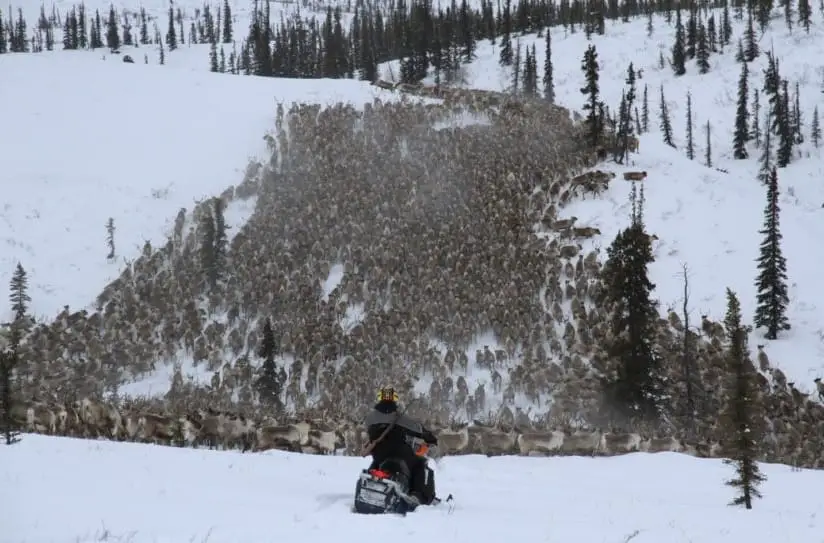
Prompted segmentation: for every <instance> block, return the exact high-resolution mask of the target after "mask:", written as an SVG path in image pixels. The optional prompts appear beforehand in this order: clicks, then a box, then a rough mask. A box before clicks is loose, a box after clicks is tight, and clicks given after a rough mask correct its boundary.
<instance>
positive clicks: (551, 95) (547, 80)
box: [543, 27, 555, 104]
mask: <svg viewBox="0 0 824 543" xmlns="http://www.w3.org/2000/svg"><path fill="white" fill-rule="evenodd" d="M551 36H552V32H550V28H549V27H547V28H546V46H545V48H544V79H543V83H544V99H546V101H547V102H549V103H550V104H554V103H555V81H554V74H553V71H554V68H553V66H552V37H551Z"/></svg>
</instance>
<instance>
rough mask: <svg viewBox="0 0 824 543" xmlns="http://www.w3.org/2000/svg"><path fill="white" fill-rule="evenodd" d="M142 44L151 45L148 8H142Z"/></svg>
mask: <svg viewBox="0 0 824 543" xmlns="http://www.w3.org/2000/svg"><path fill="white" fill-rule="evenodd" d="M140 45H149V22H148V18H147V16H146V8H143V7H141V8H140Z"/></svg>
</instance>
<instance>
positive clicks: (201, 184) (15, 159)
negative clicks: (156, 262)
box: [0, 52, 393, 320]
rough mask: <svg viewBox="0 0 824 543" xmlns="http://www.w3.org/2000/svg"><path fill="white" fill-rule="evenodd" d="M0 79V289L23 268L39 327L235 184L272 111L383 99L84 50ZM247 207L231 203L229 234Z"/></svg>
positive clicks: (37, 60)
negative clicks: (113, 59) (110, 235)
mask: <svg viewBox="0 0 824 543" xmlns="http://www.w3.org/2000/svg"><path fill="white" fill-rule="evenodd" d="M0 69H1V70H2V71H3V73H4V74H6V75H5V79H4V84H3V86H2V89H0V116H2V117H3V118H4V119H5V121H4V123H5V125H6V126H8V127H10V129H9V130H4V131H2V133H0V147H2V149H3V150H4V164H5V166H4V170H5V173H4V175H5V176H6V179H8V185H7V188H6V190H7V193H6V197H5V203H4V206H3V210H2V219H3V220H2V221H0V240H2V242H3V244H4V246H5V247H4V250H3V252H2V257H0V284H3V285H7V284H8V283H9V280H10V278H11V275H12V272H13V271H14V267H15V266H16V265H17V263H18V262H20V263H21V264H23V267H24V268H25V269H26V270H27V272H28V274H29V284H30V287H31V290H30V296H31V298H32V303H31V313H32V314H33V315H35V316H37V317H41V318H44V319H45V320H51V319H53V318H54V317H55V316H56V315H57V313H58V312H59V311H60V310H61V309H62V308H63V306H64V305H69V306H70V310H71V311H77V310H79V309H83V308H86V307H88V306H89V304H90V303H92V302H93V301H94V300H95V298H96V297H97V295H98V294H100V291H101V290H102V288H103V287H104V286H105V285H107V284H108V283H109V282H110V281H112V280H113V279H115V278H116V277H117V276H118V275H119V274H120V273H121V272H122V270H123V268H124V264H125V263H126V262H128V261H132V260H134V259H135V258H137V257H138V256H140V254H141V248H142V247H143V245H144V243H145V242H147V241H148V242H150V243H152V245H153V246H154V247H156V248H157V247H160V246H161V245H162V244H163V243H165V242H166V241H167V239H168V238H169V236H170V235H171V232H172V228H173V224H174V219H175V216H176V214H177V213H178V211H179V210H180V209H181V208H187V209H188V210H190V211H191V209H192V208H193V207H194V206H195V203H196V202H198V201H201V200H203V199H205V198H207V197H212V196H217V195H219V194H220V193H221V192H223V191H224V190H226V189H227V188H228V187H230V186H232V185H236V184H238V183H240V182H241V181H242V180H243V179H244V172H245V170H246V168H247V166H248V164H249V161H250V159H256V158H260V157H262V156H263V155H264V152H265V151H266V144H265V142H264V140H263V136H264V134H266V133H267V132H268V131H270V130H271V129H272V128H273V127H274V122H275V110H276V106H277V104H278V103H281V104H283V105H284V106H285V107H286V108H287V109H288V107H289V106H290V104H291V103H292V102H294V101H307V102H310V103H321V104H333V103H336V102H338V101H344V102H353V103H357V104H363V103H365V102H371V101H372V99H373V98H374V97H377V96H383V97H384V99H391V98H392V97H393V95H392V94H391V93H388V92H386V91H380V90H378V89H376V88H374V87H370V86H369V85H366V84H364V83H360V82H356V81H351V80H324V81H321V82H319V81H305V80H294V79H290V80H281V79H267V78H255V77H231V76H227V75H223V74H212V73H209V72H208V71H206V70H202V71H181V70H173V69H167V68H166V67H164V66H151V65H149V66H144V65H142V64H123V63H105V62H101V61H100V59H99V58H98V57H97V55H94V54H93V53H91V52H54V53H43V54H33V53H31V54H23V55H12V54H7V55H0ZM56 88H59V89H60V92H54V89H56ZM254 203H255V200H254V198H251V199H248V200H246V201H243V200H236V201H234V202H233V203H232V204H231V205H230V207H229V209H228V211H227V222H228V225H229V226H230V229H231V230H230V232H236V231H237V230H238V228H239V227H240V225H242V224H243V223H244V222H245V220H246V219H247V218H248V217H249V215H250V214H251V212H252V210H253V209H254ZM110 217H111V218H112V219H113V220H114V227H115V233H114V242H115V252H116V255H117V258H116V259H114V260H108V259H107V258H106V257H107V254H108V246H107V244H106V239H107V234H106V222H107V221H108V219H109V218H110ZM6 311H7V310H4V311H3V313H2V315H0V318H3V319H7V318H8V317H9V315H8V314H6Z"/></svg>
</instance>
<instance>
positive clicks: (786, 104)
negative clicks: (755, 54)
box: [775, 79, 795, 168]
mask: <svg viewBox="0 0 824 543" xmlns="http://www.w3.org/2000/svg"><path fill="white" fill-rule="evenodd" d="M778 100H779V103H780V106H779V107H778V110H777V115H778V116H777V117H776V119H775V122H776V125H777V132H778V149H776V153H775V163H776V165H777V166H778V167H779V168H785V167H787V165H788V164H789V163H790V160H792V156H793V143H794V142H795V136H794V134H793V126H792V119H791V113H790V93H789V90H788V88H787V80H786V79H784V80H782V81H781V90H780V91H779V97H778Z"/></svg>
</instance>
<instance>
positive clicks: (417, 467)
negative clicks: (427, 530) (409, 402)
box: [365, 387, 438, 505]
mask: <svg viewBox="0 0 824 543" xmlns="http://www.w3.org/2000/svg"><path fill="white" fill-rule="evenodd" d="M365 423H366V429H367V432H368V433H369V441H370V442H371V443H374V448H373V449H372V451H371V453H372V464H371V465H370V466H369V469H376V468H378V467H380V465H381V464H382V463H383V461H384V460H387V459H389V458H397V459H399V460H402V461H403V462H404V463H405V464H406V465H407V467H408V468H409V472H410V482H409V495H410V496H411V497H413V498H415V499H416V500H418V502H420V503H421V504H424V505H428V504H430V503H432V501H433V500H434V499H435V481H434V479H433V477H434V474H433V473H432V471H431V470H430V471H429V473H428V475H429V480H427V469H428V468H427V465H426V457H425V456H423V454H425V450H426V449H427V448H428V447H429V446H437V444H438V438H437V437H435V434H433V433H432V432H431V431H429V430H427V429H426V428H424V426H423V424H421V423H420V422H418V421H416V420H414V419H413V418H411V417H409V416H407V415H405V414H403V413H399V412H398V393H397V392H396V391H395V389H394V388H392V387H384V388H382V389H380V390H379V391H378V403H376V404H375V407H374V409H372V411H371V412H370V413H369V414H368V415H367V416H366V421H365ZM389 426H391V428H390V429H389V431H388V432H387V433H386V435H385V436H383V439H380V437H381V435H382V434H383V433H384V431H386V429H387V427H389ZM416 441H417V442H418V443H420V441H423V443H425V444H426V445H425V447H424V448H422V450H421V454H418V452H416V449H415V442H416Z"/></svg>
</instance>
